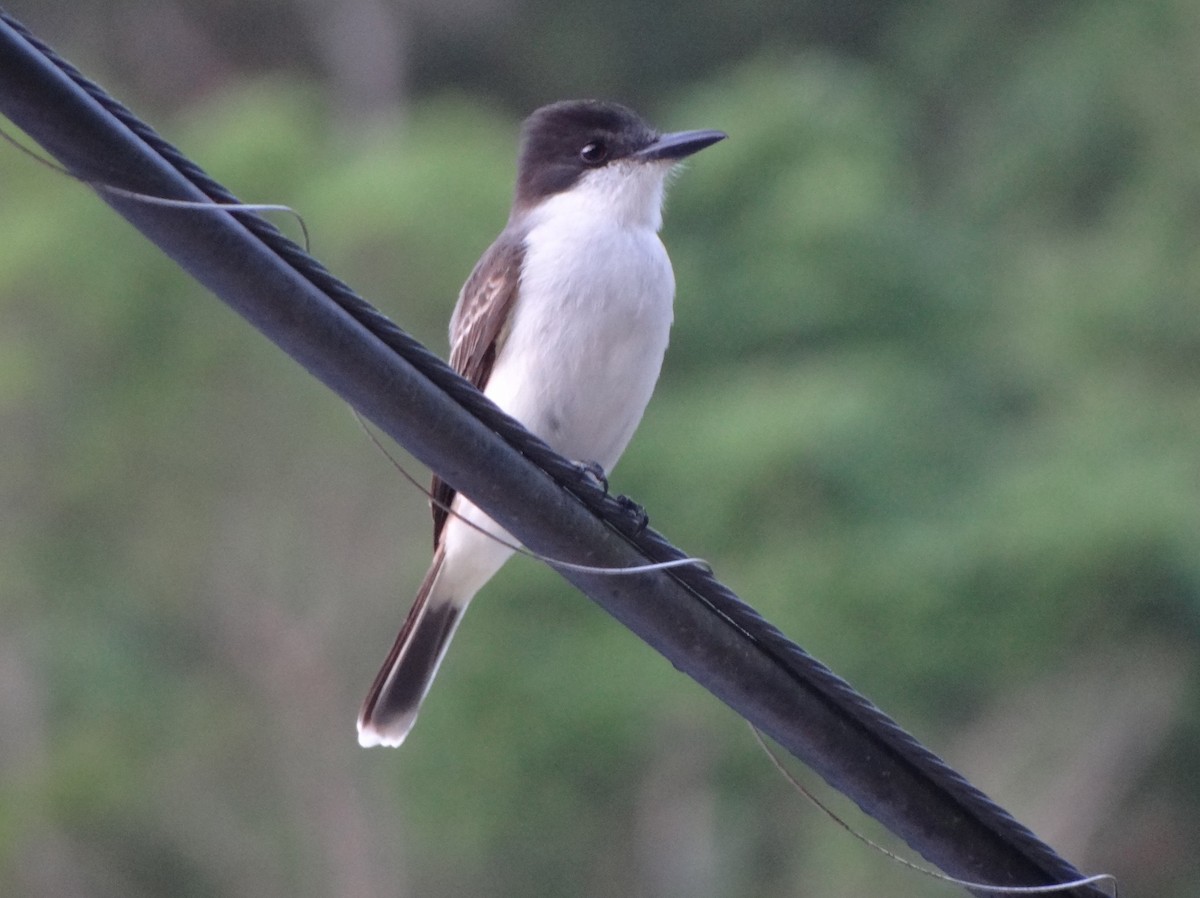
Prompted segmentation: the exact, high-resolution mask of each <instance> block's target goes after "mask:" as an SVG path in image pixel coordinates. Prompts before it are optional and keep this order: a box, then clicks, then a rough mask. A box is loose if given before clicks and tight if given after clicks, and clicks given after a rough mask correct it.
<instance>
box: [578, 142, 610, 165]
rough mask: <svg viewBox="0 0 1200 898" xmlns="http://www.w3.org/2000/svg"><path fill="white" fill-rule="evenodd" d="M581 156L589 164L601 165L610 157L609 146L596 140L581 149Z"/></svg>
mask: <svg viewBox="0 0 1200 898" xmlns="http://www.w3.org/2000/svg"><path fill="white" fill-rule="evenodd" d="M579 158H580V159H582V160H583V161H584V162H586V163H587V164H588V165H599V164H600V163H601V162H603V161H604V160H605V159H607V158H608V147H606V146H605V145H604V144H603V143H601V142H600V141H598V140H594V141H592V142H591V143H589V144H587V145H586V146H585V147H584V148H583V149H582V150H580V151H579Z"/></svg>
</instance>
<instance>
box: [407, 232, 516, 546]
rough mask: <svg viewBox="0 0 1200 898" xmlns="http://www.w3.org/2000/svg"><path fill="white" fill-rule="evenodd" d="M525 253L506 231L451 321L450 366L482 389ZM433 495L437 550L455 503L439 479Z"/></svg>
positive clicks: (461, 295)
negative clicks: (448, 510) (448, 509)
mask: <svg viewBox="0 0 1200 898" xmlns="http://www.w3.org/2000/svg"><path fill="white" fill-rule="evenodd" d="M524 253H525V244H524V235H523V234H518V233H516V232H510V231H508V230H505V231H504V232H503V233H501V234H500V236H499V237H498V238H496V242H495V243H493V244H492V245H491V246H490V247H488V250H487V252H485V253H484V254H483V257H482V258H481V259H480V260H479V262H478V263H477V264H476V265H475V270H474V271H472V272H471V276H470V277H469V278H467V283H466V284H465V285H464V286H463V288H462V292H461V293H459V295H458V305H456V306H455V307H454V314H453V315H452V316H451V317H450V367H451V368H453V369H454V370H455V371H457V372H458V373H459V374H461V375H462V376H463V377H465V378H466V379H467V380H469V381H470V382H471V383H472V384H474V385H475V387H476V388H478V389H480V390H483V389H485V388H486V387H487V382H488V378H489V377H491V375H492V366H493V365H495V363H496V354H497V353H498V352H499V351H500V348H501V347H502V346H503V345H504V339H505V337H507V336H508V323H509V319H510V317H511V315H512V310H513V305H514V304H515V303H516V300H517V289H518V286H519V281H520V274H521V259H522V257H523V256H524ZM430 492H431V493H432V495H433V500H434V501H433V544H434V546H435V547H436V546H437V544H438V541H439V540H440V539H441V536H442V528H443V527H445V525H446V518H447V516H448V513H447V511H446V509H447V508H449V507H450V503H451V502H452V501H453V500H454V488H453V487H452V486H450V484H448V483H446V482H445V481H444V480H441V479H440V478H438V477H436V476H435V477H434V478H433V485H432V487H431V489H430Z"/></svg>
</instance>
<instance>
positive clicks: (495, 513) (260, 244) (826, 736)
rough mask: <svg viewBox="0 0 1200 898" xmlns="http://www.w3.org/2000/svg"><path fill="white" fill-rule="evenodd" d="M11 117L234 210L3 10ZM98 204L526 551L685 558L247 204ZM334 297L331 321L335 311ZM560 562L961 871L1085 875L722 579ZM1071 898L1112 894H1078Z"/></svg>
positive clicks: (48, 144) (139, 182) (712, 685)
mask: <svg viewBox="0 0 1200 898" xmlns="http://www.w3.org/2000/svg"><path fill="white" fill-rule="evenodd" d="M0 111H3V112H4V114H5V115H7V116H8V117H9V118H10V119H11V120H12V121H14V122H15V123H16V124H18V125H19V126H20V127H21V128H22V129H23V130H24V131H25V132H26V133H27V134H29V135H30V136H32V137H33V138H34V139H35V140H37V141H38V142H39V143H40V144H41V145H42V146H43V147H44V148H46V149H47V150H48V151H49V152H50V153H51V154H52V155H54V156H55V157H56V158H57V159H59V161H60V162H62V163H63V164H64V165H66V166H67V167H68V168H69V169H70V170H71V171H73V172H74V173H76V174H77V175H79V176H80V177H81V178H83V179H85V180H87V181H89V182H93V183H96V182H99V183H106V184H111V185H113V186H116V187H120V188H124V189H127V190H133V191H137V192H140V193H147V194H152V195H155V196H163V197H170V198H185V199H194V198H198V197H197V192H198V194H201V195H203V196H204V197H207V198H208V199H210V200H212V201H214V202H216V203H235V202H237V199H236V198H235V197H234V196H233V195H232V194H230V193H229V192H228V191H226V190H225V189H224V188H223V187H222V186H221V185H220V184H218V183H217V182H215V181H213V180H212V179H211V178H209V177H208V176H207V175H206V174H205V173H204V172H203V171H202V170H201V169H200V168H198V167H197V166H196V165H195V164H194V163H192V162H191V161H190V160H188V159H187V158H186V157H185V156H183V154H181V153H180V152H179V151H178V150H176V149H175V148H174V147H172V146H171V145H170V144H168V143H167V142H166V141H164V140H163V139H162V138H161V137H159V136H158V135H157V134H156V133H155V132H154V131H153V130H152V129H151V128H150V127H149V126H148V125H146V124H145V123H143V122H141V121H140V120H139V119H138V118H137V117H136V116H134V115H133V114H132V113H131V112H129V111H128V110H127V109H125V107H123V106H122V105H121V104H119V103H118V102H117V101H116V100H114V99H112V98H111V97H109V96H108V95H107V94H106V93H105V92H104V91H103V90H102V89H101V88H99V87H98V86H97V85H95V84H93V83H92V82H91V81H89V80H88V79H87V78H85V77H84V76H83V75H82V74H80V73H79V72H78V71H77V70H76V69H75V68H74V67H72V66H71V65H70V64H69V63H67V62H66V61H65V60H63V59H61V57H59V56H58V55H57V54H55V53H54V52H53V51H52V50H51V49H50V48H48V47H47V46H45V45H44V44H42V43H41V42H40V41H39V40H38V39H37V38H35V37H34V36H33V35H32V34H30V33H29V32H28V31H27V30H26V29H25V28H24V27H23V26H22V25H20V23H18V22H17V21H15V20H14V19H12V18H11V17H10V16H9V15H8V14H7V13H5V12H4V11H3V10H0ZM181 179H182V180H181ZM101 196H102V197H103V198H104V199H105V201H106V202H108V203H109V204H110V205H112V206H113V207H114V208H116V209H117V210H118V211H119V212H120V213H121V214H122V215H124V216H125V217H126V218H128V219H129V220H131V221H132V222H133V223H134V224H135V225H136V226H137V227H139V229H141V230H142V231H143V232H144V233H146V235H147V236H148V237H150V239H152V240H154V242H156V243H157V244H158V245H159V246H160V247H162V248H163V249H164V251H166V252H167V253H168V254H169V255H171V256H172V257H173V258H175V259H176V260H177V261H179V262H180V264H181V265H183V267H184V268H186V269H187V270H188V271H189V272H191V273H192V274H193V276H195V277H197V279H199V280H201V282H202V283H204V284H206V285H207V286H209V287H210V289H212V290H213V291H214V292H215V293H217V295H218V296H220V298H222V299H223V300H224V301H226V302H227V303H229V304H230V305H232V306H233V307H234V308H235V309H237V310H238V311H239V312H240V313H241V314H243V315H244V316H245V317H246V318H247V319H248V320H250V321H251V323H253V324H255V326H256V327H258V328H259V329H260V330H262V331H263V332H264V333H265V334H266V335H267V336H268V337H269V338H270V339H272V340H273V341H275V342H276V343H277V344H278V345H280V346H281V348H283V349H284V350H285V351H287V352H289V354H291V355H293V357H295V358H296V359H297V360H298V361H300V362H301V364H303V365H304V366H305V367H306V368H308V370H310V371H311V372H312V373H313V374H314V375H316V376H317V377H319V378H320V379H321V380H323V381H324V382H325V383H327V384H328V385H330V386H331V388H333V389H334V390H335V391H337V392H338V393H339V394H340V395H342V396H343V397H344V398H346V400H347V401H348V402H350V403H351V404H352V405H354V406H355V407H356V408H358V409H359V410H360V411H361V412H362V413H363V414H364V415H365V416H366V417H368V418H370V419H371V420H373V421H374V422H375V423H376V424H377V425H379V426H380V427H381V428H382V429H383V430H384V431H385V432H387V433H389V435H391V436H392V437H393V438H395V439H397V440H398V441H399V442H401V443H402V444H403V445H405V447H406V448H408V449H409V450H410V451H412V452H413V454H414V455H415V456H416V457H418V458H419V459H421V460H422V461H424V462H425V463H426V464H428V465H429V466H430V467H432V468H433V469H434V470H435V471H437V473H438V474H439V475H440V476H442V477H443V478H444V479H445V480H447V481H448V482H450V483H452V484H454V485H456V486H458V487H460V488H461V489H462V491H463V492H464V493H466V494H467V495H470V496H471V497H472V499H473V500H475V502H476V503H477V504H479V505H480V506H481V507H483V508H484V510H485V511H487V512H488V513H489V514H490V515H491V516H492V517H494V518H496V519H497V520H498V521H499V522H500V523H501V524H503V525H504V526H505V527H506V529H508V530H509V531H510V532H511V533H513V534H514V535H516V536H517V537H518V538H519V539H521V541H522V542H524V543H525V544H526V545H528V546H530V548H531V549H533V550H534V551H536V552H539V553H540V554H544V555H548V556H551V557H557V558H563V559H565V560H570V561H573V562H580V563H588V564H598V565H604V564H607V565H610V566H629V565H632V564H637V563H645V560H650V561H656V562H657V561H667V560H672V559H677V558H683V557H685V556H684V554H683V553H682V552H680V551H679V550H678V549H676V548H675V547H674V546H672V545H671V544H670V543H669V542H668V541H667V540H666V539H665V538H664V537H663V536H661V535H660V534H659V533H657V532H655V531H653V530H651V529H648V528H647V529H645V530H639V529H638V526H637V521H635V520H634V519H633V518H632V517H631V516H630V514H629V512H628V509H627V506H626V505H625V504H623V503H621V502H618V501H617V500H615V499H613V498H612V497H610V496H608V495H606V494H604V493H603V491H602V490H600V489H599V488H597V487H596V486H595V485H594V484H593V483H592V482H591V481H590V480H589V479H587V478H581V477H580V475H579V472H578V470H577V468H576V467H575V466H574V465H573V464H571V463H570V462H568V461H567V460H565V459H563V458H561V457H560V456H558V455H557V454H555V453H554V452H553V451H552V450H550V449H549V447H547V446H546V445H545V444H544V443H543V442H542V441H540V440H538V439H537V438H536V437H534V436H532V435H531V434H529V433H528V432H527V431H525V430H524V428H522V427H521V425H520V424H518V423H517V422H516V421H514V420H512V419H511V418H509V417H508V416H506V415H504V413H502V412H501V411H499V409H497V408H496V407H495V406H494V405H493V404H492V403H491V402H489V401H488V400H487V399H486V398H484V397H483V396H482V395H481V394H480V393H479V392H478V391H477V390H475V389H474V388H473V387H472V386H471V385H470V384H468V383H467V382H466V381H464V380H463V379H462V378H461V377H459V376H458V375H457V374H455V373H454V372H453V371H452V370H451V369H450V368H448V367H447V366H446V365H445V364H444V363H443V362H442V361H441V360H440V359H439V358H437V357H436V356H435V355H433V354H432V353H431V352H429V351H428V350H427V349H426V348H425V347H424V346H422V345H421V344H420V343H418V342H417V341H416V340H414V339H412V338H411V337H410V336H409V335H408V334H406V333H405V332H404V331H402V330H401V329H400V328H398V327H397V326H396V325H395V324H393V323H392V322H391V321H390V320H389V319H387V318H386V317H385V316H383V315H382V314H380V313H379V312H378V311H377V310H376V309H375V308H374V307H373V306H371V305H370V304H369V303H367V302H366V301H364V300H363V299H362V298H361V297H359V296H358V295H357V294H355V293H354V291H352V290H351V289H350V288H349V287H348V286H346V285H345V284H344V283H343V282H342V281H340V280H338V279H337V278H336V277H334V276H333V275H332V274H330V273H329V272H328V271H327V270H326V269H325V268H324V267H322V266H321V265H320V264H319V263H318V262H317V261H316V260H315V259H313V258H312V257H311V256H309V255H308V254H307V253H306V252H305V251H304V250H302V249H301V248H300V247H298V246H296V245H295V244H294V243H292V242H291V241H290V240H288V239H287V238H285V237H284V236H283V235H282V234H280V232H279V231H278V230H277V229H276V228H275V227H274V226H272V225H271V224H270V223H269V222H266V221H265V220H263V219H261V218H259V217H258V216H257V215H254V214H249V213H236V212H235V213H224V212H214V213H195V212H184V213H180V212H179V211H178V210H174V211H172V210H166V209H162V208H154V207H149V206H148V204H144V203H138V202H137V201H135V200H130V199H128V198H120V197H117V196H114V195H112V194H105V193H104V191H103V190H101ZM226 216H229V217H230V219H233V218H235V219H236V225H233V224H231V223H230V221H229V220H227V218H226ZM264 251H265V252H264ZM250 279H254V281H255V282H254V283H253V284H252V285H250V286H247V281H249V280H250ZM258 281H262V283H258ZM272 291H274V292H272ZM329 300H332V303H333V304H334V305H335V306H336V310H337V311H336V312H335V311H334V310H333V309H331V308H329V307H326V306H325V304H326V303H328V301H329ZM445 397H450V399H451V400H453V403H454V404H455V405H456V406H457V409H454V408H450V407H448V406H447V405H446V404H445ZM481 424H482V427H481V426H480V425H481ZM496 435H498V437H499V441H497V440H496V439H495V438H494V437H495V436H496ZM513 450H515V452H514V451H513ZM523 460H525V461H528V462H532V465H533V466H534V467H535V468H536V470H534V469H531V468H530V466H529V465H527V464H525V461H523ZM541 473H544V474H545V475H548V477H549V480H546V479H545V478H543V477H542V476H541ZM564 491H566V493H569V496H568V495H566V493H564ZM580 503H582V505H583V506H584V507H586V510H587V511H586V512H584V510H583V509H582V508H580V507H579V506H580ZM526 508H537V509H538V515H536V516H533V515H528V514H525V513H524V511H523V509H526ZM597 519H598V520H599V521H601V522H603V527H601V528H600V529H596V520H597ZM589 522H590V523H589ZM562 573H563V576H564V577H566V578H567V579H568V580H570V581H571V582H573V583H575V584H576V585H577V586H579V587H580V588H581V589H582V590H583V591H584V592H586V593H587V594H588V595H589V596H591V597H592V598H593V599H594V600H595V601H597V602H598V603H599V604H600V605H601V606H602V607H604V608H605V609H606V610H607V611H609V612H610V613H611V614H613V615H614V616H615V617H617V618H618V619H619V620H621V621H622V622H623V623H625V624H626V625H627V626H629V627H630V628H631V629H633V630H634V631H635V632H636V633H637V634H638V635H639V636H641V637H642V638H643V639H645V640H646V641H647V642H649V643H650V644H651V645H652V646H654V647H655V648H656V649H657V650H659V651H660V652H662V653H663V654H664V655H666V657H667V658H668V659H669V660H670V661H671V662H672V663H673V664H674V665H675V666H676V667H678V668H680V669H681V670H683V671H684V672H686V673H688V675H690V676H692V677H693V678H694V679H696V680H697V681H698V682H700V683H701V685H704V686H705V687H706V688H708V689H709V690H710V691H712V692H713V693H714V694H715V695H717V696H718V697H719V698H721V699H722V700H723V701H725V702H726V703H727V704H729V705H730V706H731V707H733V708H734V710H736V711H737V712H738V713H739V714H741V715H742V716H744V717H746V719H747V720H749V721H751V722H752V723H753V724H754V725H755V726H758V727H759V728H760V729H763V730H764V731H766V732H767V733H768V734H770V735H771V736H772V737H773V738H775V739H776V741H778V742H779V743H780V744H781V745H783V746H784V747H785V748H787V749H788V750H789V751H790V752H792V753H793V754H794V755H796V756H797V757H798V758H800V760H802V761H804V762H805V763H807V764H808V765H809V766H811V767H813V768H814V769H815V770H817V772H819V773H820V774H821V775H822V776H823V777H824V778H825V779H826V780H827V781H828V782H830V783H831V784H832V785H833V786H834V787H836V788H838V789H840V790H841V791H843V792H845V793H846V794H847V795H849V796H850V797H851V798H852V799H853V800H854V801H855V802H856V803H858V804H859V806H860V807H861V808H862V809H863V810H864V811H866V812H867V813H868V814H871V815H872V816H874V817H876V818H877V819H879V820H880V821H881V822H883V823H884V824H885V825H886V826H888V827H889V828H890V829H892V830H893V831H894V832H896V833H897V834H898V835H900V836H901V837H902V838H904V839H905V840H906V841H907V842H908V843H909V844H910V845H911V846H912V847H913V848H915V849H916V850H918V851H919V852H920V853H922V854H923V855H924V856H925V857H927V858H928V859H929V860H931V861H932V862H934V863H936V864H937V865H938V866H940V867H941V868H942V869H943V870H945V871H946V872H948V873H950V874H951V875H954V876H957V877H960V878H963V879H969V880H974V881H983V882H988V883H993V884H996V885H1009V886H1020V885H1043V884H1050V883H1055V882H1064V881H1072V880H1076V879H1079V878H1080V874H1079V873H1078V871H1076V870H1075V868H1074V867H1072V866H1071V865H1070V864H1069V863H1067V862H1066V861H1065V860H1063V859H1062V858H1060V857H1059V856H1058V855H1057V854H1056V853H1055V852H1054V851H1053V850H1052V849H1051V848H1049V847H1048V846H1046V845H1045V844H1044V843H1042V842H1041V841H1039V840H1038V839H1037V838H1036V837H1035V836H1034V835H1033V834H1032V833H1031V832H1029V830H1027V829H1026V828H1025V827H1023V826H1021V825H1020V824H1019V823H1017V822H1016V821H1015V820H1014V819H1013V818H1012V817H1011V816H1010V815H1009V814H1008V813H1007V812H1005V811H1004V810H1003V809H1002V808H1000V807H999V806H998V805H996V804H995V803H994V802H992V801H991V800H990V799H989V798H987V796H985V795H983V793H981V792H979V791H978V790H977V789H975V788H974V787H973V786H971V785H970V784H969V783H968V782H967V781H966V780H965V779H963V778H962V777H961V776H960V775H959V774H958V773H956V772H955V771H954V770H952V769H951V768H950V767H948V766H947V765H945V764H944V763H943V762H942V761H941V760H940V759H939V758H937V757H936V756H935V755H934V754H933V753H931V752H930V751H928V750H927V749H926V748H924V746H922V745H921V744H920V743H919V742H917V741H916V740H915V739H913V738H912V737H911V736H910V735H909V734H907V733H906V732H905V731H904V730H902V729H901V728H900V727H899V726H898V725H897V724H896V723H895V722H894V721H892V720H891V719H890V718H889V717H887V716H886V715H885V714H883V713H882V712H881V711H879V710H878V709H877V708H876V707H875V706H874V705H872V704H871V703H870V702H869V701H867V699H865V698H864V697H863V696H861V695H860V694H858V693H857V692H856V691H855V690H854V689H853V688H851V687H850V686H849V685H848V684H847V683H846V682H845V681H844V680H842V679H841V678H839V677H837V676H836V675H835V674H834V673H832V672H831V671H830V670H829V669H828V668H826V667H825V666H823V665H822V664H820V663H819V662H818V661H816V660H815V659H814V658H812V657H811V656H809V655H808V654H807V653H806V652H804V651H803V650H802V649H801V648H800V647H799V646H797V645H796V644H795V643H793V642H791V641H790V640H788V639H787V638H786V637H784V636H783V635H782V634H781V633H780V632H779V631H778V630H777V629H775V628H774V627H773V626H772V625H770V624H769V623H768V622H766V621H765V620H764V619H763V618H762V617H761V616H760V615H759V614H758V613H757V612H756V611H754V609H753V608H751V607H749V606H748V605H746V604H745V603H743V602H741V601H740V600H739V599H738V598H737V596H736V595H734V594H733V593H732V592H731V591H730V590H729V589H728V588H726V587H725V586H724V585H722V584H721V583H719V582H718V581H717V580H716V579H715V577H713V576H712V575H711V573H710V572H708V571H705V570H701V569H700V568H698V567H695V566H690V567H682V568H675V569H672V570H671V571H663V572H657V573H653V574H645V575H634V576H628V577H624V576H623V577H611V576H610V577H605V576H600V575H594V574H585V573H578V572H570V571H562ZM980 894H985V893H982V892H981V893H980ZM1062 894H1069V895H1072V896H1078V898H1083V896H1089V898H1096V896H1099V895H1102V894H1103V893H1102V892H1100V891H1099V890H1097V889H1095V888H1092V887H1080V888H1077V889H1074V890H1072V891H1070V892H1068V893H1062Z"/></svg>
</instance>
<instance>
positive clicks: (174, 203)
mask: <svg viewBox="0 0 1200 898" xmlns="http://www.w3.org/2000/svg"><path fill="white" fill-rule="evenodd" d="M0 138H3V139H4V140H5V141H6V142H7V143H9V144H11V145H12V146H14V147H16V148H17V149H18V150H20V151H21V152H22V153H24V154H25V155H26V156H28V157H29V158H30V159H32V160H33V161H34V162H37V163H39V164H41V165H43V166H45V167H46V168H48V169H50V171H52V172H57V173H58V174H60V175H63V176H64V177H67V178H70V179H71V180H72V181H78V182H79V183H80V184H86V185H87V186H88V187H91V188H93V189H95V190H99V191H102V192H104V193H111V194H113V195H114V196H120V197H124V198H125V199H128V200H137V201H138V202H142V203H146V204H148V205H152V206H167V207H170V208H173V209H197V210H200V211H214V210H216V211H221V212H284V213H286V214H288V215H290V216H292V217H293V218H294V219H296V223H297V224H298V225H300V232H301V233H302V234H303V235H304V250H305V252H311V251H312V240H311V238H310V237H309V234H308V225H307V224H305V222H304V216H302V215H301V214H300V213H299V212H297V211H296V210H295V209H293V208H292V207H291V206H285V205H283V204H282V203H219V202H217V201H215V200H208V201H207V202H206V201H204V200H173V199H168V198H167V197H165V196H153V195H151V194H148V193H139V192H137V191H136V190H126V189H125V188H124V187H117V186H115V185H113V184H106V183H104V182H103V181H92V180H90V179H88V178H83V177H80V176H79V175H77V174H75V172H73V171H71V170H70V169H69V168H67V167H66V166H63V165H59V164H58V163H57V162H55V161H54V160H52V159H47V158H46V157H45V156H42V155H41V154H39V153H37V152H35V151H34V150H32V149H30V148H29V147H27V146H25V144H23V143H21V142H20V141H19V140H17V138H15V137H13V136H12V135H11V134H9V133H8V132H7V131H5V130H4V129H3V128H0Z"/></svg>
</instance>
